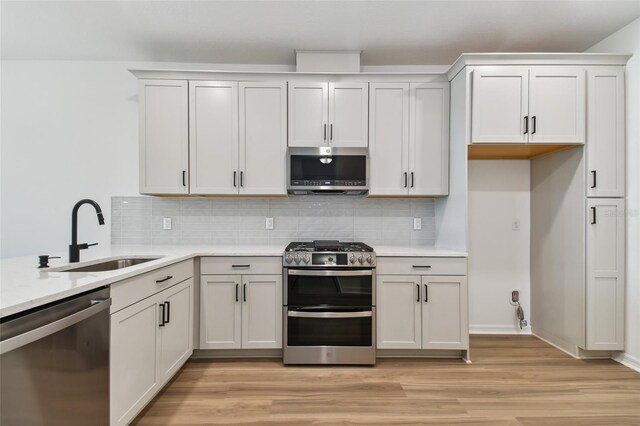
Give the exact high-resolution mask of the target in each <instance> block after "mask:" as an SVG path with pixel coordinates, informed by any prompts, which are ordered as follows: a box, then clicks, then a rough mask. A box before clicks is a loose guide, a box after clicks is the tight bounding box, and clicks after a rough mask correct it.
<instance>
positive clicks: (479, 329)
mask: <svg viewBox="0 0 640 426" xmlns="http://www.w3.org/2000/svg"><path fill="white" fill-rule="evenodd" d="M469 334H523V335H528V334H531V326H529V325H528V326H526V327H525V328H523V329H522V330H521V329H520V327H518V326H516V325H503V324H495V325H486V324H480V325H470V326H469Z"/></svg>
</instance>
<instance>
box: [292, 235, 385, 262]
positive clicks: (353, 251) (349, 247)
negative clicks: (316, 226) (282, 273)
mask: <svg viewBox="0 0 640 426" xmlns="http://www.w3.org/2000/svg"><path fill="white" fill-rule="evenodd" d="M375 262H376V255H375V253H374V252H373V248H371V247H370V246H368V245H366V244H365V243H358V242H353V243H352V242H344V243H342V242H340V241H337V240H316V241H313V242H293V243H291V244H289V245H288V246H287V248H286V249H285V250H284V256H283V257H282V263H283V265H284V266H287V267H291V266H296V267H309V268H322V267H342V268H373V267H375Z"/></svg>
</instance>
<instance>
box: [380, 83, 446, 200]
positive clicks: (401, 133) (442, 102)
mask: <svg viewBox="0 0 640 426" xmlns="http://www.w3.org/2000/svg"><path fill="white" fill-rule="evenodd" d="M369 112H370V120H369V134H370V142H371V143H370V150H371V160H370V161H371V163H370V164H371V173H370V176H371V181H370V185H369V194H370V195H373V196H376V195H377V196H438V195H447V194H448V191H449V84H448V83H411V84H409V83H371V94H370V99H369Z"/></svg>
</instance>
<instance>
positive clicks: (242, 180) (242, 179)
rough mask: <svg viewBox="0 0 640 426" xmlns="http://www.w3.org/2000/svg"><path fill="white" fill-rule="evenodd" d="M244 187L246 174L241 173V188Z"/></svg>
mask: <svg viewBox="0 0 640 426" xmlns="http://www.w3.org/2000/svg"><path fill="white" fill-rule="evenodd" d="M243 186H244V172H240V187H243Z"/></svg>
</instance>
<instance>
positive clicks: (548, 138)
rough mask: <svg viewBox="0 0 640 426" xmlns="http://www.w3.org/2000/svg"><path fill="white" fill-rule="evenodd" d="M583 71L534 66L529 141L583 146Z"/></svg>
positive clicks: (531, 83)
mask: <svg viewBox="0 0 640 426" xmlns="http://www.w3.org/2000/svg"><path fill="white" fill-rule="evenodd" d="M585 93H586V87H585V80H584V69H583V68H576V67H544V66H540V67H532V68H531V70H530V71H529V125H530V132H529V142H530V143H584V140H585V138H584V135H585V111H586V103H585V102H586V98H585Z"/></svg>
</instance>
